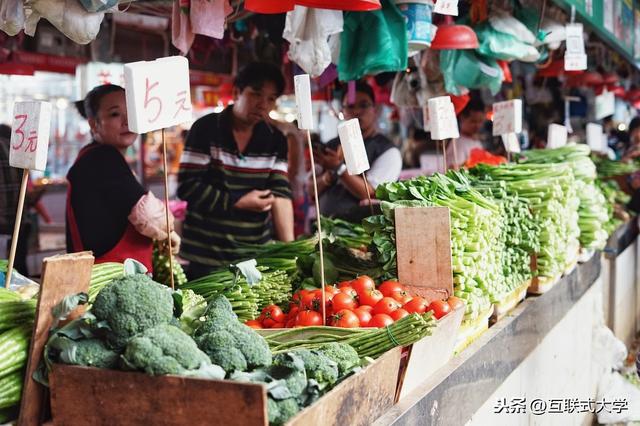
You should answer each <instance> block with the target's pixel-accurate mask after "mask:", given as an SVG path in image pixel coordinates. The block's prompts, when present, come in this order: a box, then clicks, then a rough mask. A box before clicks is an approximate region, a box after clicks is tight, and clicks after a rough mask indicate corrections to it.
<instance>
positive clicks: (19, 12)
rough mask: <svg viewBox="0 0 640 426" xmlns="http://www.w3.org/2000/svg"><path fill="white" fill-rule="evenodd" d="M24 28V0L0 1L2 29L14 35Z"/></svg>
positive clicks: (0, 23)
mask: <svg viewBox="0 0 640 426" xmlns="http://www.w3.org/2000/svg"><path fill="white" fill-rule="evenodd" d="M23 28H24V4H23V0H2V1H0V30H2V31H4V32H5V33H7V34H9V35H10V36H14V35H16V34H18V33H19V32H20V31H21V30H22V29H23Z"/></svg>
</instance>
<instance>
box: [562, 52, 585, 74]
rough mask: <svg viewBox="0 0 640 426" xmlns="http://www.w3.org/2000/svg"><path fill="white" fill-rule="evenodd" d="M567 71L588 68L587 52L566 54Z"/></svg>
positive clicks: (565, 65)
mask: <svg viewBox="0 0 640 426" xmlns="http://www.w3.org/2000/svg"><path fill="white" fill-rule="evenodd" d="M564 69H565V71H583V70H586V69H587V55H586V54H585V53H578V54H575V55H574V54H569V53H565V54H564Z"/></svg>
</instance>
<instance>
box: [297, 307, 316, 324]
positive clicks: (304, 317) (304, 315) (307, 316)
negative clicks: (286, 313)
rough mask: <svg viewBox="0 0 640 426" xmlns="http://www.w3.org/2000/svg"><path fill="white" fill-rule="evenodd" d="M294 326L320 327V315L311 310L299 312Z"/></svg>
mask: <svg viewBox="0 0 640 426" xmlns="http://www.w3.org/2000/svg"><path fill="white" fill-rule="evenodd" d="M296 325H301V326H305V327H306V326H310V325H322V315H321V314H319V313H318V312H316V311H311V310H306V311H300V312H298V315H297V316H296Z"/></svg>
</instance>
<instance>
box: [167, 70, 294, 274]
mask: <svg viewBox="0 0 640 426" xmlns="http://www.w3.org/2000/svg"><path fill="white" fill-rule="evenodd" d="M283 91H284V78H283V76H282V73H281V72H280V69H279V68H278V67H276V66H275V65H272V64H266V63H257V62H255V63H251V64H249V65H247V66H246V67H245V68H244V69H243V70H241V71H240V72H239V73H238V75H237V77H236V80H235V83H234V89H233V94H234V101H235V102H234V104H233V105H231V106H229V107H227V108H226V109H225V110H224V111H222V112H221V113H219V114H215V113H214V114H209V115H206V116H204V117H202V118H200V119H199V120H197V121H196V122H195V123H193V126H192V127H191V130H190V131H189V134H188V136H187V142H186V145H185V149H184V152H183V153H182V159H181V162H180V172H179V174H178V196H179V197H180V198H181V199H183V200H185V201H187V202H188V203H189V205H188V207H187V217H186V219H185V222H184V232H183V238H184V245H183V251H182V252H181V256H182V257H183V258H185V259H187V260H189V261H190V264H189V268H188V270H187V275H188V276H189V278H190V279H194V278H197V277H200V276H202V275H206V274H207V273H209V272H210V271H211V270H213V269H215V268H219V267H221V266H227V265H228V264H229V263H232V262H235V261H237V260H241V259H239V258H238V254H237V252H238V246H239V245H241V244H242V243H256V244H261V243H265V242H267V241H269V240H271V239H272V238H273V237H275V238H276V239H278V240H280V241H291V240H293V205H292V203H291V197H292V195H291V188H290V185H289V179H288V176H287V172H288V166H287V139H286V138H285V136H284V135H283V134H282V132H280V131H279V130H278V129H277V128H275V127H274V126H272V125H270V124H268V122H267V121H266V120H267V119H268V116H269V112H270V111H271V110H272V109H273V108H274V107H275V104H276V99H277V98H278V97H279V96H280V95H281V94H282V93H283Z"/></svg>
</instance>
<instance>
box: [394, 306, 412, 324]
mask: <svg viewBox="0 0 640 426" xmlns="http://www.w3.org/2000/svg"><path fill="white" fill-rule="evenodd" d="M406 316H409V312H407V311H405V310H404V309H402V308H400V309H396V310H395V311H393V312H391V315H390V317H391V318H393V320H394V321H398V320H399V319H400V318H404V317H406Z"/></svg>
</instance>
